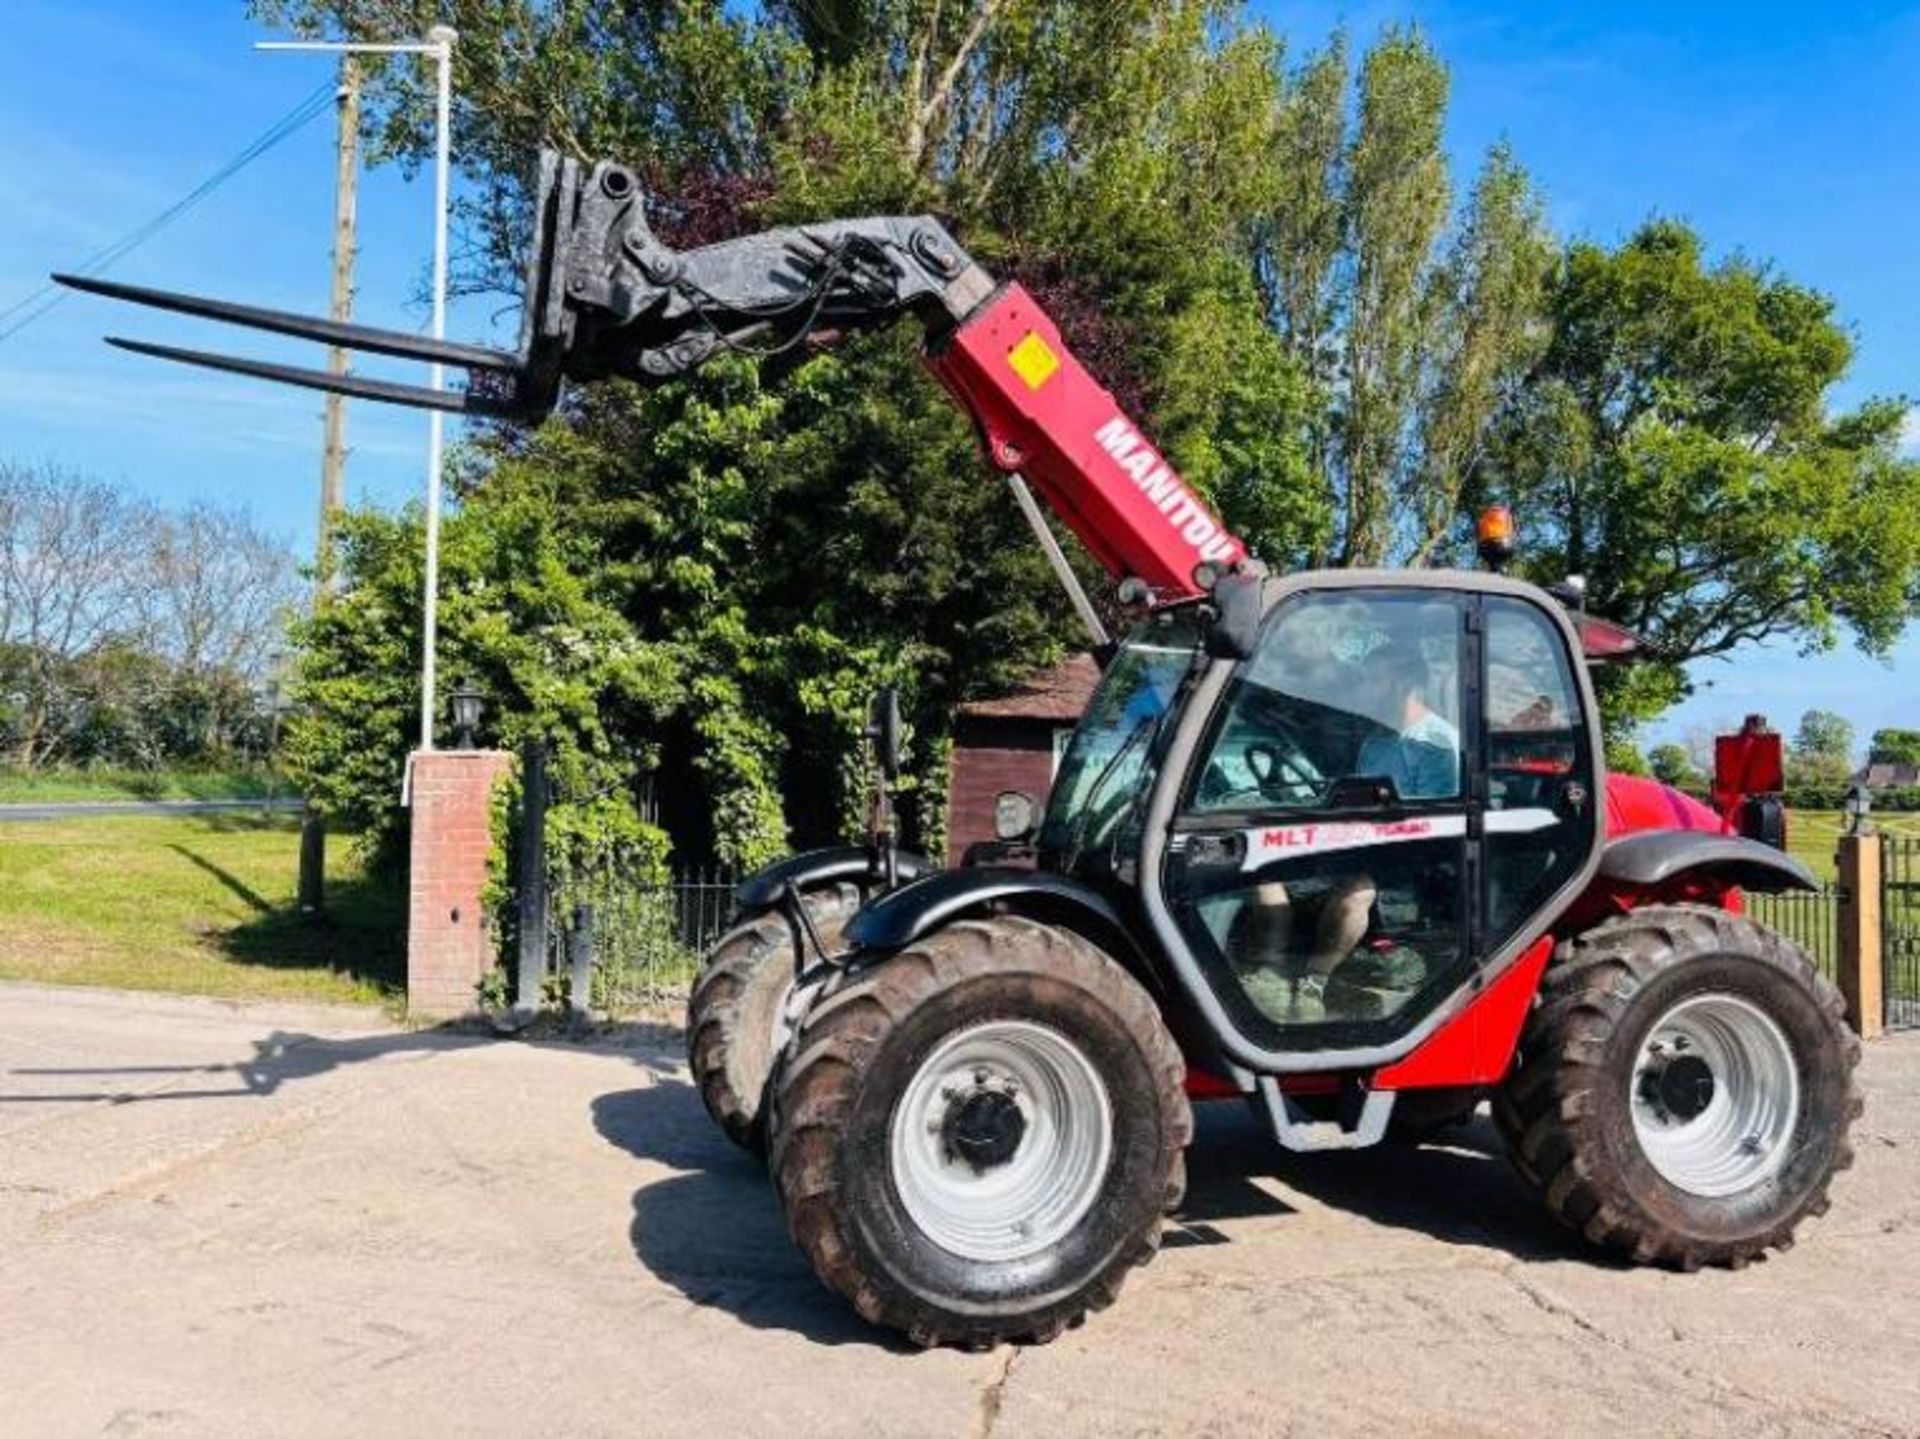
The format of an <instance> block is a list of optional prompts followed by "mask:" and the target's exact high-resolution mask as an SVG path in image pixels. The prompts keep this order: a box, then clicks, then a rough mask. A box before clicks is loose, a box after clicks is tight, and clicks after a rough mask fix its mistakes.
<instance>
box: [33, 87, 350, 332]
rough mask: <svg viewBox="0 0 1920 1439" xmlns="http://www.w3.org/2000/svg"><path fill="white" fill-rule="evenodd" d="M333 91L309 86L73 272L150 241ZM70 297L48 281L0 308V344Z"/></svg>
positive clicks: (304, 120) (100, 267)
mask: <svg viewBox="0 0 1920 1439" xmlns="http://www.w3.org/2000/svg"><path fill="white" fill-rule="evenodd" d="M335 88H336V86H335V84H334V82H333V81H331V80H329V81H326V82H325V83H324V84H321V85H318V86H316V87H314V89H313V91H312V92H311V93H310V94H308V95H307V97H306V98H305V99H303V100H302V101H301V102H300V103H299V104H298V105H295V106H294V107H293V109H291V110H289V111H288V112H287V113H286V114H285V115H282V116H281V117H280V118H279V119H278V120H276V121H274V123H273V124H271V125H269V126H268V127H267V128H266V129H265V130H264V131H262V132H261V133H260V134H259V135H258V136H256V137H255V138H254V139H253V140H252V141H251V142H250V143H249V144H248V145H247V146H246V147H245V148H244V149H242V150H241V151H240V152H239V153H238V154H237V155H235V156H234V157H233V158H232V159H230V160H228V161H227V162H226V164H224V165H222V166H221V167H220V168H219V169H217V170H215V171H214V172H213V173H212V174H211V175H209V176H207V178H206V179H204V180H202V181H201V182H200V183H199V184H198V185H195V186H194V187H193V188H192V189H191V190H189V191H187V193H186V194H184V195H182V196H181V197H180V198H179V199H178V200H175V201H174V202H173V203H172V204H171V205H169V206H167V208H166V209H164V210H162V211H161V212H160V213H159V214H157V215H155V216H153V217H152V218H151V219H149V220H147V221H146V222H145V223H144V224H141V225H138V226H135V227H134V228H133V229H131V230H129V231H128V232H127V233H126V234H124V235H122V236H121V237H120V238H119V239H118V240H115V241H114V242H113V243H112V244H111V245H108V246H107V247H106V248H105V249H103V250H100V251H97V252H96V253H95V254H93V255H91V256H89V257H88V258H87V259H86V260H85V261H84V262H83V263H82V264H80V265H79V266H77V267H76V269H75V271H74V273H76V274H80V275H97V274H99V273H101V272H102V271H104V270H106V269H107V268H108V267H109V266H111V265H113V264H115V263H116V262H118V261H120V260H122V259H125V258H126V257H127V256H128V255H130V254H132V253H133V252H134V251H135V250H136V249H138V248H139V247H140V246H141V245H144V244H145V243H146V242H147V241H148V240H151V239H152V238H153V237H154V236H155V235H157V234H159V233H160V231H162V230H164V229H165V228H166V227H167V226H168V225H170V224H172V223H173V222H174V221H175V220H177V219H179V218H180V216H182V215H184V214H186V212H187V211H189V210H191V209H192V208H193V207H194V206H195V205H197V204H199V203H200V202H201V201H202V200H204V199H206V198H207V196H209V195H211V194H212V193H213V192H214V191H215V190H217V189H219V188H220V187H221V186H222V185H224V184H225V183H226V182H227V181H228V180H231V179H232V178H233V177H234V176H235V175H237V174H239V173H240V172H241V171H242V170H244V169H246V167H247V166H248V165H251V164H252V163H253V162H254V161H255V160H258V159H259V158H260V157H261V156H262V155H264V154H266V153H267V151H269V150H271V149H273V147H274V146H276V145H278V144H279V143H280V142H281V141H282V140H285V139H287V138H288V137H289V136H291V135H293V134H294V133H296V132H297V131H299V130H300V129H302V128H303V127H305V126H306V125H307V124H308V123H309V122H310V121H312V120H313V119H314V118H315V117H316V116H318V115H320V114H321V113H322V112H324V111H325V110H327V109H328V108H329V107H330V105H331V104H332V101H333V94H334V90H335ZM72 293H73V292H72V291H71V290H65V289H62V288H60V287H59V286H58V285H55V284H52V283H48V284H45V285H42V286H41V287H40V288H39V289H37V290H35V291H34V292H33V293H32V294H30V295H27V296H25V297H24V298H22V299H20V300H16V301H15V302H14V303H13V304H11V305H9V306H7V308H6V309H4V310H0V343H4V342H5V341H6V340H8V339H10V338H12V337H13V336H14V335H17V334H19V333H20V331H22V330H24V329H25V328H26V327H27V326H28V325H31V324H32V323H33V322H34V321H35V320H37V319H39V318H40V317H41V316H42V315H44V314H46V313H47V311H49V310H51V309H52V308H53V307H54V306H55V305H57V304H59V303H60V302H61V301H62V300H64V299H66V298H67V296H68V295H70V294H72ZM23 312H24V313H23ZM16 316H18V318H17V319H16V318H15V317H16Z"/></svg>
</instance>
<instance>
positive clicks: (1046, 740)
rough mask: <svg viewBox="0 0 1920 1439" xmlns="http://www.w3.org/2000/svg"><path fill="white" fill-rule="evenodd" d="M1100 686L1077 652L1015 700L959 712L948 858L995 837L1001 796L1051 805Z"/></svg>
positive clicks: (979, 703) (950, 775)
mask: <svg viewBox="0 0 1920 1439" xmlns="http://www.w3.org/2000/svg"><path fill="white" fill-rule="evenodd" d="M1099 682H1100V666H1099V665H1097V664H1096V663H1095V662H1094V658H1093V656H1092V655H1089V654H1077V655H1073V656H1072V657H1070V658H1068V659H1066V660H1063V661H1062V662H1061V663H1059V664H1057V665H1055V666H1054V667H1053V668H1051V669H1048V670H1042V671H1041V672H1040V673H1038V674H1036V675H1033V676H1031V677H1030V678H1028V679H1027V680H1025V681H1024V682H1023V683H1022V684H1021V685H1020V686H1019V688H1018V689H1016V690H1014V691H1013V692H1012V693H1010V694H1007V695H1003V696H1001V697H999V698H996V699H988V700H975V701H974V702H973V703H972V704H966V705H962V706H961V707H960V710H959V712H958V714H956V715H955V717H954V725H953V762H952V765H951V767H950V768H949V769H948V772H947V854H948V855H949V857H950V858H951V861H952V862H953V863H955V864H958V863H959V862H960V860H961V858H962V856H964V855H965V854H966V852H967V849H968V847H969V846H970V845H974V844H978V843H979V842H981V841H982V840H990V839H993V838H994V833H993V801H994V797H995V796H996V795H998V794H1000V793H1001V792H1002V791H1003V790H1010V789H1011V790H1019V791H1020V792H1021V793H1022V794H1027V795H1031V796H1032V797H1033V799H1034V802H1035V803H1036V804H1039V805H1044V804H1045V803H1046V799H1047V791H1048V789H1049V788H1051V787H1052V785H1053V775H1054V771H1055V770H1056V769H1058V768H1059V766H1060V756H1061V755H1062V754H1063V753H1064V752H1065V750H1066V745H1067V739H1068V737H1069V736H1070V735H1072V733H1073V727H1074V726H1075V725H1076V724H1078V723H1079V721H1080V715H1081V713H1082V712H1083V711H1084V710H1085V709H1086V707H1087V702H1088V701H1089V700H1091V699H1092V698H1093V690H1094V686H1095V685H1097V684H1098V683H1099Z"/></svg>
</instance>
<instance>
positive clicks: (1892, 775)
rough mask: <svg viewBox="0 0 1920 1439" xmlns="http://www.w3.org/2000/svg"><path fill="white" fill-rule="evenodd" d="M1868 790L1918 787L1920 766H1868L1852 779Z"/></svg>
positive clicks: (1919, 783)
mask: <svg viewBox="0 0 1920 1439" xmlns="http://www.w3.org/2000/svg"><path fill="white" fill-rule="evenodd" d="M1853 782H1854V783H1855V784H1863V785H1865V786H1866V787H1867V788H1868V789H1906V788H1908V787H1910V786H1913V785H1920V764H1870V765H1868V766H1867V767H1866V768H1865V769H1863V770H1861V771H1859V772H1858V773H1857V774H1855V775H1854V777H1853Z"/></svg>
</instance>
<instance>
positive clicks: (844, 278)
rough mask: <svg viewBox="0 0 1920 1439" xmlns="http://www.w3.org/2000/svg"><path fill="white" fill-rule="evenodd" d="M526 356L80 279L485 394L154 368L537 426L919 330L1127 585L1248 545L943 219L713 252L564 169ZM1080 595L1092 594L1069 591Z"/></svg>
mask: <svg viewBox="0 0 1920 1439" xmlns="http://www.w3.org/2000/svg"><path fill="white" fill-rule="evenodd" d="M534 233H535V238H534V243H533V247H532V250H531V253H530V255H529V257H528V264H527V278H526V309H525V313H524V316H523V319H522V324H521V338H520V346H519V349H518V350H517V351H514V352H508V351H505V350H496V349H489V348H487V347H484V346H479V345H465V344H456V343H451V342H444V341H435V340H431V339H426V338H423V337H421V336H418V335H412V334H407V333H405V332H401V331H393V330H380V329H374V328H372V327H369V326H364V325H352V324H341V323H338V322H335V321H330V320H323V319H319V318H313V317H308V316H305V315H295V314H288V313H286V312H284V311H278V310H264V309H259V308H256V307H253V306H247V305H236V304H232V303H229V302H226V301H221V300H210V299H203V298H200V297H197V296H192V295H181V294H175V293H172V292H169V291H162V290H150V289H145V288H143V287H139V286H134V285H123V284H119V283H117V282H113V281H107V280H99V279H92V278H85V277H80V276H72V275H57V276H55V277H54V278H55V279H57V280H59V281H60V282H61V283H62V284H65V285H70V286H72V287H74V288H75V289H81V290H88V291H92V292H93V293H96V294H101V295H107V296H110V297H113V298H116V299H123V300H130V301H133V302H134V303H136V304H143V305H149V306H153V307H156V308H160V309H167V310H174V311H179V312H182V313H185V314H190V315H199V316H204V317H205V318H208V319H213V320H222V321H226V322H229V323H232V324H238V325H245V326H249V327H251V328H253V329H259V330H268V331H271V332H273V333H276V334H285V335H293V336H297V337H300V338H304V339H311V340H316V341H320V342H322V343H324V344H328V345H341V346H345V347H347V348H351V349H358V350H364V351H367V352H369V353H372V354H380V355H389V356H395V357H398V358H401V359H410V360H421V361H427V362H433V361H438V362H440V363H442V364H446V365H450V366H458V367H463V368H465V369H466V370H468V371H469V385H468V388H467V389H466V390H465V391H441V390H434V389H430V388H427V387H425V386H418V385H405V384H396V383H393V382H390V381H384V380H375V379H369V378H364V377H361V376H357V375H351V374H349V375H335V374H332V373H329V372H328V371H326V370H323V369H318V368H315V369H301V368H296V367H293V366H287V365H278V364H268V363H265V362H262V361H257V360H249V359H242V358H238V357H234V356H229V355H221V354H213V353H209V352H206V351H200V350H186V349H179V348H175V347H172V346H163V345H154V344H148V343H145V342H142V341H137V340H125V339H118V338H115V339H113V340H112V341H111V343H113V344H115V345H119V346H121V347H122V348H125V349H129V350H134V351H137V352H139V353H142V354H149V355H156V356H159V357H161V358H164V359H171V360H179V361H184V362H186V363H188V364H195V365H202V366H207V367H209V368H213V369H218V370H226V371H230V372H234V373H239V374H245V375H252V376H256V377H259V378H262V379H269V380H274V381H278V382H280V383H283V384H294V385H304V386H308V387H310V388H313V389H318V390H330V391H334V392H337V393H340V394H347V395H354V396H358V397H360V398H363V399H370V400H380V401H383V402H386V403H391V404H402V405H411V406H414V407H417V408H424V409H443V410H450V411H454V412H458V413H464V414H473V415H481V416H490V417H497V418H503V419H511V420H537V419H539V418H540V417H542V416H544V415H545V414H547V413H548V412H549V411H551V410H552V409H553V407H554V406H555V404H557V403H558V401H559V398H560V389H561V384H562V382H563V381H565V380H592V379H599V378H602V377H606V376H621V377H624V378H626V379H629V380H633V381H635V382H637V383H640V384H643V385H661V384H667V383H670V382H672V381H674V380H677V379H679V378H680V377H681V376H682V375H685V374H687V373H689V372H691V371H693V370H695V369H697V368H699V367H700V366H701V365H703V364H705V363H706V362H707V361H708V360H710V359H712V358H714V357H715V356H716V355H722V354H729V353H732V354H745V355H753V356H759V357H762V358H776V357H799V356H802V355H804V354H805V353H806V351H807V350H808V349H811V348H819V347H820V346H822V345H825V344H830V343H832V342H833V341H834V340H835V339H837V338H839V337H840V336H841V335H843V334H845V333H847V332H849V331H852V330H861V329H872V328H876V327H879V326H882V325H886V324H890V323H892V322H893V321H895V320H897V319H899V318H900V317H901V316H902V315H905V314H908V313H912V314H914V315H917V316H918V317H919V318H920V319H921V321H922V322H923V323H924V324H925V326H926V329H927V340H926V344H925V347H924V350H923V355H924V358H925V360H926V364H927V367H928V368H929V369H931V370H932V371H933V373H934V374H935V376H937V377H938V378H939V380H940V382H941V384H942V385H943V386H945V388H946V389H947V391H948V393H949V394H951V395H952V396H953V398H954V399H955V400H956V401H957V402H958V403H959V404H960V406H961V408H962V409H964V410H965V411H966V412H967V414H968V415H970V416H971V417H972V419H973V422H974V424H975V426H976V428H977V429H978V431H979V435H980V441H981V446H982V448H983V449H984V450H985V452H986V455H987V458H988V460H989V461H990V462H991V463H992V464H993V465H994V466H995V467H996V468H997V469H999V470H1001V471H1003V472H1005V473H1006V474H1008V475H1009V476H1016V475H1017V476H1021V477H1024V478H1025V480H1026V481H1027V482H1028V483H1030V484H1031V485H1032V487H1033V488H1034V489H1035V490H1037V491H1038V492H1039V494H1040V495H1041V497H1042V498H1044V499H1045V501H1046V502H1047V504H1048V505H1049V507H1051V508H1052V510H1053V511H1054V513H1055V514H1057V515H1058V516H1059V517H1060V518H1061V520H1062V521H1063V522H1064V523H1065V524H1066V525H1067V526H1068V527H1069V528H1070V529H1071V530H1072V531H1073V532H1074V534H1076V535H1077V536H1079V538H1080V541H1081V543H1083V544H1084V545H1086V547H1087V548H1088V549H1089V550H1091V551H1092V552H1093V554H1094V556H1095V557H1096V558H1097V559H1098V560H1099V561H1100V562H1101V564H1103V565H1104V566H1105V567H1106V568H1107V569H1108V570H1109V571H1111V572H1112V573H1113V574H1114V575H1116V576H1118V577H1126V576H1136V577H1138V578H1139V579H1141V580H1143V581H1144V582H1145V583H1146V584H1147V585H1148V586H1149V587H1150V588H1151V589H1152V590H1153V592H1154V594H1155V595H1156V597H1157V598H1159V599H1162V600H1171V599H1177V598H1181V597H1185V596H1191V595H1197V594H1199V593H1201V592H1202V591H1203V589H1204V588H1205V585H1204V583H1203V579H1204V576H1203V578H1200V579H1197V578H1196V576H1195V570H1196V568H1197V567H1199V566H1201V565H1202V564H1203V563H1206V564H1209V565H1210V566H1211V567H1212V568H1213V570H1214V571H1215V572H1225V571H1227V570H1230V569H1232V568H1233V567H1234V566H1236V565H1238V564H1239V563H1240V562H1241V561H1242V560H1244V559H1245V558H1246V548H1245V546H1244V545H1242V544H1241V542H1240V541H1239V540H1238V539H1236V538H1235V537H1234V536H1233V535H1232V534H1230V533H1228V531H1227V529H1226V527H1225V526H1224V525H1222V524H1221V522H1220V520H1219V518H1218V516H1216V515H1215V514H1214V513H1213V512H1212V511H1211V510H1210V509H1209V508H1208V507H1207V505H1206V504H1205V503H1204V502H1203V501H1202V500H1201V499H1200V498H1199V496H1197V495H1195V494H1194V493H1193V491H1192V490H1191V489H1189V488H1188V486H1187V485H1186V483H1185V481H1183V480H1182V479H1181V478H1180V476H1179V475H1178V474H1177V473H1176V472H1175V470H1174V469H1173V467H1172V466H1171V465H1169V464H1168V463H1167V462H1166V461H1165V459H1163V458H1162V457H1161V456H1160V454H1159V453H1158V452H1157V451H1156V450H1155V449H1154V447H1153V445H1152V443H1151V442H1150V441H1149V440H1147V438H1146V437H1145V436H1144V435H1142V434H1141V433H1140V430H1139V428H1138V426H1136V425H1135V424H1134V423H1133V421H1132V420H1131V419H1130V418H1129V417H1128V416H1127V415H1125V414H1124V413H1122V411H1121V409H1120V407H1119V405H1118V404H1117V403H1115V401H1114V398H1113V396H1112V395H1111V394H1109V393H1108V392H1107V391H1106V390H1105V389H1103V388H1102V387H1101V386H1100V384H1099V383H1098V382H1097V381H1096V380H1095V379H1094V378H1093V377H1092V376H1091V375H1089V374H1088V373H1087V371H1086V369H1085V368H1084V367H1083V366H1082V365H1081V364H1080V362H1079V361H1078V360H1076V359H1075V358H1074V356H1073V354H1072V352H1071V351H1070V350H1069V349H1068V348H1067V346H1066V344H1065V343H1064V342H1063V341H1062V339H1061V338H1060V331H1059V329H1058V328H1057V327H1056V326H1055V325H1054V323H1053V321H1052V320H1051V319H1050V318H1049V317H1048V316H1047V314H1046V312H1045V311H1044V310H1042V309H1041V307H1040V306H1039V305H1038V304H1037V303H1036V302H1035V300H1034V299H1033V297H1032V296H1031V295H1029V294H1028V293H1027V292H1026V291H1025V290H1024V289H1022V288H1021V287H1020V286H1019V285H1018V284H1012V283H1007V284H997V283H996V282H995V281H994V280H993V279H992V278H991V277H990V276H989V275H988V274H987V273H986V271H985V270H983V269H982V268H981V267H980V266H979V265H978V264H976V263H975V262H974V260H973V259H972V257H971V256H969V255H968V254H967V253H966V251H965V250H963V249H962V248H961V247H960V245H959V244H958V243H957V242H956V241H955V240H954V238H953V236H952V235H951V234H949V233H948V232H947V229H946V227H945V226H943V225H942V224H940V222H939V221H937V220H934V219H932V218H930V217H928V216H924V215H922V216H911V217H901V216H879V217H869V218H864V219H854V220H834V221H828V222H825V223H822V224H817V225H801V226H791V227H786V228H781V229H775V230H766V231H763V232H761V233H759V234H753V235H745V236H742V237H740V238H739V239H734V240H725V241H722V242H720V243H718V244H713V245H703V246H700V247H698V248H696V249H689V250H674V249H671V248H669V247H668V246H667V245H665V244H663V243H662V242H661V241H660V239H659V238H658V237H657V236H656V235H655V234H654V232H653V229H652V227H651V226H650V225H649V224H648V221H647V205H646V194H645V192H644V190H643V188H642V187H641V184H640V181H639V178H638V176H636V175H635V173H634V172H633V171H632V170H631V169H629V168H627V167H626V166H623V165H619V164H615V163H613V162H611V161H606V160H602V161H599V162H597V163H595V164H593V165H591V166H586V165H582V164H581V163H579V162H577V161H574V160H570V159H564V158H562V157H560V156H558V155H555V154H553V153H551V152H549V153H546V154H543V155H542V157H541V161H540V185H539V209H538V215H537V223H536V226H535V232H534ZM1063 578H1065V579H1068V581H1069V588H1070V589H1071V588H1073V586H1072V584H1071V577H1070V575H1063Z"/></svg>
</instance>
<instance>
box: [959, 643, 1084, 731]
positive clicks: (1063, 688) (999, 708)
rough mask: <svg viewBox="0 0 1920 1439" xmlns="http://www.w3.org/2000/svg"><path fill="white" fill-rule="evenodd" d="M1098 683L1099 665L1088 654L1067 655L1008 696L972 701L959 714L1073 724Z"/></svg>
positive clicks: (1030, 677)
mask: <svg viewBox="0 0 1920 1439" xmlns="http://www.w3.org/2000/svg"><path fill="white" fill-rule="evenodd" d="M1099 683H1100V666H1099V665H1098V664H1096V663H1095V662H1094V658H1093V656H1092V655H1090V654H1086V653H1081V654H1077V655H1069V656H1068V657H1067V658H1066V659H1064V660H1062V661H1061V662H1060V663H1059V664H1057V665H1054V666H1053V667H1052V668H1051V669H1044V670H1040V671H1038V672H1037V673H1035V674H1032V675H1029V676H1028V677H1027V678H1026V679H1024V680H1022V681H1021V682H1020V686H1019V688H1017V689H1015V690H1014V691H1013V692H1012V693H1011V694H1006V695H1001V696H999V697H997V698H995V699H985V700H975V701H973V702H972V703H971V704H964V705H961V706H960V713H961V714H963V715H971V716H974V717H976V718H982V719H1037V720H1058V721H1060V722H1061V723H1063V724H1072V723H1074V722H1075V721H1076V720H1078V719H1079V718H1080V716H1081V714H1082V713H1083V712H1084V711H1085V710H1086V707H1087V702H1088V701H1089V700H1091V699H1092V698H1093V690H1094V686H1095V685H1097V684H1099Z"/></svg>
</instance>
